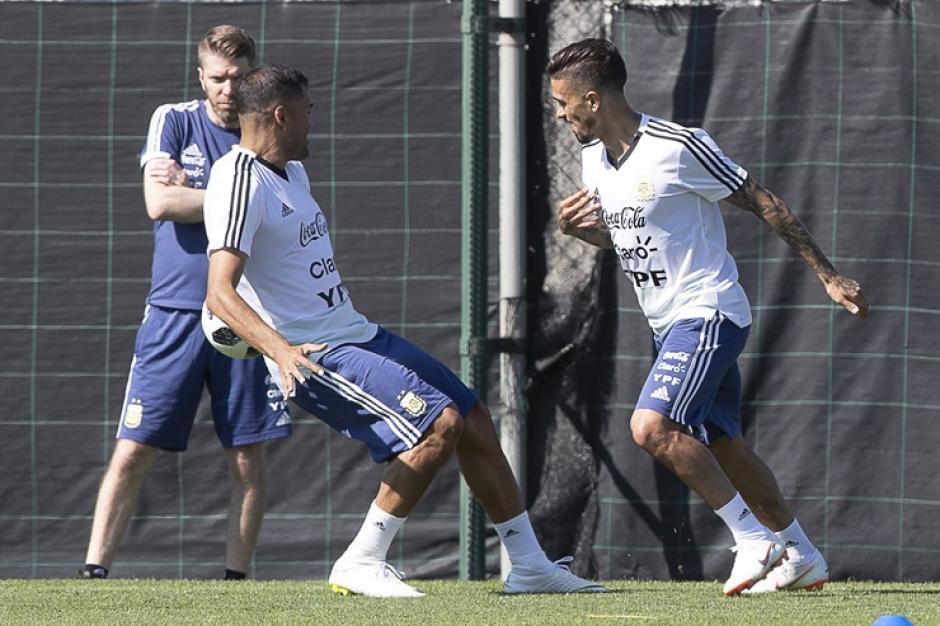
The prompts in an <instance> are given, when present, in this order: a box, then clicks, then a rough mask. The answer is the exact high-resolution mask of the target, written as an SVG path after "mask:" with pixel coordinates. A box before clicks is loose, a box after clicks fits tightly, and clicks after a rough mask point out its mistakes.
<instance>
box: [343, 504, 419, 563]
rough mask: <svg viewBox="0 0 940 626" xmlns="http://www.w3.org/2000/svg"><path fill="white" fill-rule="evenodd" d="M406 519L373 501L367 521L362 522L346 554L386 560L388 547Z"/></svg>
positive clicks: (360, 557)
mask: <svg viewBox="0 0 940 626" xmlns="http://www.w3.org/2000/svg"><path fill="white" fill-rule="evenodd" d="M405 519H406V518H404V517H395V516H394V515H391V514H389V513H386V512H385V511H383V510H382V509H380V508H379V507H378V505H377V504H376V503H375V501H373V502H372V506H370V507H369V512H368V513H366V519H365V521H363V522H362V528H360V529H359V533H358V534H357V535H356V538H355V539H353V540H352V543H350V544H349V547H348V548H346V553H345V554H344V556H347V555H348V556H351V557H353V558H358V559H372V560H377V561H384V560H385V557H386V556H387V555H388V547H389V546H390V545H392V540H393V539H395V535H397V534H398V530H399V529H400V528H401V527H402V525H403V524H404V523H405Z"/></svg>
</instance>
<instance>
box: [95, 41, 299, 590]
mask: <svg viewBox="0 0 940 626" xmlns="http://www.w3.org/2000/svg"><path fill="white" fill-rule="evenodd" d="M197 53H198V58H199V83H200V85H201V86H202V89H203V92H204V94H205V98H204V99H202V100H192V101H190V102H181V103H178V104H165V105H163V106H160V107H158V108H157V110H156V111H155V112H154V113H153V116H152V118H151V121H150V130H149V132H148V134H147V143H146V145H145V146H144V149H143V151H142V153H141V157H140V165H141V167H142V168H143V186H144V200H145V204H146V207H147V214H148V215H149V216H150V218H151V219H153V220H154V229H153V232H154V250H153V273H152V278H151V287H150V293H149V294H148V296H147V307H146V310H145V313H144V320H143V322H142V323H141V326H140V330H139V331H138V333H137V342H136V344H135V347H134V360H133V362H132V363H131V370H130V376H129V378H128V382H127V392H126V395H125V398H124V407H123V410H122V412H121V422H120V425H119V427H118V432H117V438H118V441H117V444H116V446H115V448H114V454H113V455H112V457H111V461H110V463H109V465H108V469H107V472H106V473H105V475H104V479H103V480H102V481H101V487H100V489H99V491H98V499H97V503H96V505H95V515H94V520H93V522H92V530H91V538H90V540H89V543H88V552H87V555H86V558H85V566H84V568H83V569H82V570H81V572H80V574H81V575H82V576H83V577H85V578H106V577H107V576H108V571H109V569H110V568H111V563H112V560H113V559H114V555H115V553H116V552H117V548H118V545H119V544H120V541H121V537H122V536H123V534H124V531H125V529H126V528H127V523H128V521H129V520H130V517H131V515H132V513H133V511H134V508H135V507H136V505H137V500H138V497H139V495H140V489H141V486H142V485H143V482H144V480H145V479H146V477H147V475H148V474H149V473H150V470H151V468H152V467H153V464H154V461H155V460H156V457H157V454H158V453H159V451H160V450H161V449H162V450H170V451H174V452H181V451H183V450H185V449H186V445H187V443H188V440H189V433H190V431H191V429H192V425H193V419H194V418H195V417H196V409H197V407H198V405H199V400H200V398H201V396H202V391H203V388H205V387H208V389H209V394H210V396H211V397H212V417H213V420H214V422H215V429H216V433H217V434H218V436H219V440H220V441H221V442H222V446H223V447H224V448H225V452H226V455H227V457H228V460H229V471H230V474H231V476H232V481H233V489H232V496H231V500H230V504H229V520H228V536H227V543H226V556H225V574H224V577H225V578H228V579H239V578H244V577H245V575H246V572H247V571H248V568H249V566H250V564H251V555H252V553H253V552H254V549H255V543H256V541H257V538H258V532H259V530H260V528H261V521H262V519H263V517H264V503H265V494H266V487H265V481H264V445H265V442H267V441H270V440H273V439H278V438H281V437H286V436H288V435H289V434H290V429H291V425H290V415H289V414H288V412H287V409H286V406H285V403H284V401H283V398H281V397H279V396H280V393H279V391H278V390H277V388H276V387H274V386H273V385H269V377H268V372H267V368H266V367H265V364H264V362H263V361H262V360H261V359H251V360H240V361H233V360H232V359H230V358H228V357H225V356H222V355H221V354H219V353H218V352H217V351H216V350H214V349H213V348H212V346H210V345H209V342H207V341H206V338H205V336H204V335H203V333H202V329H201V327H200V323H199V317H200V310H201V308H202V303H203V301H204V300H205V294H206V274H207V272H208V262H207V260H206V256H205V253H204V250H205V246H206V232H205V227H204V226H203V225H202V223H201V222H202V202H203V197H204V196H205V193H206V192H205V187H206V183H207V182H208V180H209V170H210V168H211V167H212V165H213V163H214V162H215V160H216V159H218V158H219V157H221V156H222V155H224V154H226V153H228V151H229V150H230V149H231V147H232V146H233V145H234V144H236V143H237V142H238V138H239V129H238V113H237V111H236V110H235V107H234V102H233V100H232V93H233V87H234V84H235V83H236V82H237V81H238V79H239V77H240V76H241V75H242V74H244V73H245V72H246V71H248V69H250V68H251V66H252V65H253V64H254V59H255V43H254V41H253V40H252V38H251V37H250V36H249V35H248V33H246V32H245V31H244V30H242V29H241V28H237V27H235V26H229V25H221V26H216V27H214V28H211V29H210V30H209V31H208V32H207V33H206V34H205V35H204V36H203V37H202V39H201V40H200V41H199V45H198V48H197ZM269 394H270V395H269Z"/></svg>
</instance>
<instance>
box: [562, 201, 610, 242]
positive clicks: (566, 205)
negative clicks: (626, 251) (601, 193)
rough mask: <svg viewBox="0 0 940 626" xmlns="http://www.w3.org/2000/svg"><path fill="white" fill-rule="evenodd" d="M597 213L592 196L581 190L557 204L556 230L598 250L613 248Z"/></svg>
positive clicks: (608, 232) (605, 227) (608, 233)
mask: <svg viewBox="0 0 940 626" xmlns="http://www.w3.org/2000/svg"><path fill="white" fill-rule="evenodd" d="M598 212H599V210H598V205H597V202H596V201H595V200H594V195H593V194H591V193H588V190H587V189H582V190H580V191H578V192H575V193H573V194H572V195H570V196H568V197H567V198H565V199H564V200H562V201H561V202H559V203H558V228H559V229H561V232H563V233H564V234H566V235H571V236H572V237H577V238H578V239H580V240H581V241H586V242H587V243H589V244H591V245H594V246H597V247H598V248H613V247H614V242H613V241H611V239H610V231H609V230H607V224H605V223H604V220H602V219H601V217H600V215H599V214H598Z"/></svg>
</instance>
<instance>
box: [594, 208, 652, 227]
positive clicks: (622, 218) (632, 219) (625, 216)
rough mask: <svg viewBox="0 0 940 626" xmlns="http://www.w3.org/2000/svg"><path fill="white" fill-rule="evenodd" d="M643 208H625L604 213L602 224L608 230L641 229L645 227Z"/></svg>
mask: <svg viewBox="0 0 940 626" xmlns="http://www.w3.org/2000/svg"><path fill="white" fill-rule="evenodd" d="M643 209H644V207H632V206H625V207H623V208H622V209H620V210H619V211H607V210H605V211H604V223H605V224H607V227H608V228H643V227H645V226H646V216H645V215H643Z"/></svg>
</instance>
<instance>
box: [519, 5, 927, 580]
mask: <svg viewBox="0 0 940 626" xmlns="http://www.w3.org/2000/svg"><path fill="white" fill-rule="evenodd" d="M558 4H559V5H560V6H563V7H567V8H560V9H559V11H557V12H555V15H554V16H553V19H554V24H555V27H556V29H557V30H558V31H559V32H562V30H563V29H562V25H564V30H563V34H562V39H563V41H560V42H557V43H555V42H554V40H552V41H553V46H554V47H555V49H557V47H559V46H560V45H564V44H565V43H567V42H568V41H569V40H572V39H574V38H580V37H581V36H603V35H607V34H609V36H611V38H612V39H613V40H614V41H615V43H617V45H618V47H619V48H620V49H621V51H623V53H624V56H625V57H626V60H627V68H628V71H629V74H630V78H629V80H628V83H627V88H626V92H627V97H628V100H629V101H630V102H631V104H632V105H633V107H634V108H635V109H637V110H640V111H644V112H648V113H651V114H654V115H658V116H661V117H665V118H668V119H673V120H675V121H678V122H680V123H683V124H687V125H691V126H703V127H705V128H706V129H707V130H708V131H709V132H710V133H711V134H712V136H713V137H715V138H716V140H717V141H718V143H719V145H721V146H722V148H723V149H724V151H725V152H726V154H728V155H730V156H731V157H732V158H733V159H735V160H736V161H737V162H738V163H740V164H742V165H743V166H745V167H746V168H747V169H748V170H749V172H750V173H751V175H752V176H753V177H754V178H755V179H757V180H759V181H762V182H763V183H764V184H765V185H766V186H767V187H769V188H770V189H771V190H774V191H775V192H777V193H778V194H780V195H781V196H782V197H783V198H784V199H785V200H786V201H787V202H788V204H789V205H790V206H791V207H793V208H794V209H795V211H796V212H797V213H798V214H799V215H800V216H802V218H803V220H804V221H805V222H806V223H807V225H808V227H809V228H810V230H811V231H812V232H813V233H814V235H815V237H816V239H817V240H818V241H819V243H820V245H821V247H822V248H823V249H824V250H825V251H826V253H827V254H828V255H829V257H830V259H831V260H832V261H833V262H834V263H835V264H836V266H837V267H838V268H839V269H840V270H842V271H843V272H844V273H845V274H847V275H849V276H853V277H857V278H859V279H860V280H861V281H862V283H863V284H864V285H865V287H866V289H867V291H868V293H869V295H870V296H871V299H872V300H873V302H874V304H875V313H874V315H873V317H872V319H871V320H869V321H868V322H865V323H861V322H859V321H858V320H856V319H853V318H852V317H851V316H849V315H847V314H845V313H843V312H840V311H838V310H836V308H835V307H833V306H832V305H831V304H830V303H829V302H828V299H827V297H826V294H825V292H824V290H823V289H822V287H821V286H820V284H819V283H818V282H817V281H816V280H815V279H814V277H813V275H812V273H811V272H810V271H809V270H808V269H807V268H806V267H805V266H804V265H803V263H802V262H801V261H800V260H799V259H798V257H796V256H795V255H794V254H793V253H792V252H791V251H790V250H789V249H788V248H787V247H786V246H785V245H784V244H783V242H782V241H780V240H779V239H778V238H777V237H776V235H774V234H773V233H772V231H770V229H769V228H767V227H766V226H765V225H763V224H760V223H759V222H758V221H757V220H754V219H753V218H752V217H749V216H747V215H745V214H743V213H741V212H740V211H739V210H737V209H734V208H732V207H724V208H723V211H724V218H725V223H726V225H727V228H728V240H729V245H730V248H731V251H732V254H734V255H735V257H736V259H737V262H738V268H739V271H740V274H741V280H742V283H743V285H744V287H745V290H746V291H747V292H748V294H749V297H750V300H751V304H752V308H753V311H754V325H753V328H752V332H751V338H750V341H749V343H748V347H747V349H746V352H745V354H744V355H743V356H742V359H741V364H742V372H743V376H744V380H745V393H744V402H745V405H744V407H745V408H744V416H743V417H744V424H745V436H746V438H747V440H748V441H749V442H750V443H751V445H752V446H753V447H754V448H755V449H756V450H757V451H758V452H759V454H761V455H762V456H763V457H764V458H765V459H766V460H767V461H768V463H769V464H770V466H771V467H772V468H773V469H774V470H775V472H776V474H777V477H778V479H779V481H780V483H781V487H782V489H783V491H784V494H785V495H786V496H787V497H788V498H790V499H791V500H792V502H793V505H794V508H795V510H796V513H797V514H798V516H799V518H800V519H801V521H802V524H803V526H804V528H806V529H807V530H808V532H809V533H810V535H811V537H812V538H813V539H814V540H815V541H816V542H817V543H818V544H819V545H820V546H821V547H822V548H823V549H824V550H825V551H826V553H827V554H828V555H829V560H830V565H831V566H832V571H833V575H834V576H835V577H837V578H838V577H843V576H856V577H861V578H900V579H904V578H914V579H931V578H936V576H937V575H938V570H937V568H936V565H935V563H934V560H935V555H936V553H937V550H938V543H937V538H936V533H935V532H934V531H931V530H929V529H930V528H931V523H930V522H928V520H930V519H935V517H936V513H937V511H938V508H937V507H938V505H940V491H938V490H937V486H936V484H935V481H934V480H933V479H932V478H930V477H929V476H930V471H928V470H927V469H926V467H925V466H924V463H927V464H928V465H929V464H930V463H931V461H930V460H929V459H930V458H931V452H930V451H931V449H932V448H933V447H935V445H936V441H937V435H936V431H935V429H933V428H932V427H931V426H930V423H931V420H932V418H931V416H934V417H935V416H936V412H937V409H938V408H940V396H938V395H937V391H936V386H935V385H933V384H931V383H929V382H928V381H930V380H935V379H936V377H937V375H938V373H940V361H938V356H940V352H938V348H940V344H938V339H937V337H938V335H937V334H936V333H935V332H934V331H932V330H931V328H932V327H933V326H935V323H934V322H935V320H936V315H937V313H938V310H940V309H938V303H937V301H936V299H935V297H933V296H931V295H928V293H931V294H932V293H934V292H935V291H936V289H935V288H936V286H937V284H938V283H937V278H936V276H937V274H936V267H937V261H938V257H937V254H936V250H935V247H934V246H931V245H930V242H931V241H932V240H933V238H934V237H935V235H936V233H937V232H938V230H937V229H938V226H940V225H938V222H937V217H936V214H935V213H936V212H935V211H932V209H931V201H930V198H932V197H933V196H934V195H936V193H937V192H938V187H937V185H938V183H937V181H938V178H937V167H938V166H940V156H938V155H940V153H938V151H937V150H936V140H937V136H938V132H940V126H938V120H940V117H938V107H937V104H936V102H937V101H936V98H935V96H936V93H937V79H938V73H937V69H936V63H935V61H936V58H937V54H938V50H937V47H936V43H935V42H936V41H937V37H936V35H937V32H938V31H937V29H938V27H940V23H938V22H940V10H938V7H937V6H936V5H935V4H934V3H929V2H900V3H897V2H890V3H887V2H854V3H836V2H833V3H816V2H779V3H776V2H775V3H766V4H763V5H762V6H753V5H754V4H758V3H750V4H751V6H735V7H733V8H729V7H727V6H724V7H722V8H716V7H714V6H704V5H710V4H712V3H697V5H698V6H697V7H695V8H688V7H685V8H676V7H664V6H660V7H659V8H650V7H648V6H639V5H648V4H651V3H644V2H637V3H634V2H628V3H624V4H623V5H618V6H616V7H615V10H614V12H613V14H612V15H613V17H612V20H611V22H610V26H609V29H608V28H607V27H606V26H605V22H604V21H603V19H602V16H601V15H599V14H598V13H596V12H593V11H591V10H590V8H591V7H596V5H592V4H590V3H579V2H572V3H567V4H566V3H558ZM659 4H660V5H662V4H671V3H659ZM721 4H722V5H724V4H725V3H721ZM741 4H746V3H739V5H741ZM549 116H550V113H549V112H548V111H547V110H546V113H545V124H546V129H547V131H546V135H547V137H548V140H547V144H548V145H547V146H546V152H547V154H548V162H549V169H550V171H552V172H553V175H552V179H553V180H552V183H553V187H552V192H551V194H550V195H551V197H552V199H557V198H559V197H564V196H565V195H567V194H568V193H570V192H571V191H573V190H574V189H576V188H578V187H579V186H580V169H579V168H580V160H579V155H578V154H577V152H578V150H577V146H575V145H574V142H573V141H572V140H571V138H570V137H564V136H558V135H557V132H556V131H553V130H552V128H553V127H554V126H558V125H557V124H556V123H555V122H554V121H553V120H551V119H550V118H549ZM561 132H562V134H564V132H565V131H563V130H562V131H561ZM553 228H554V226H553V225H552V224H549V228H548V229H547V230H546V233H550V234H547V235H546V240H547V252H546V256H547V257H548V259H549V260H548V261H547V263H546V265H547V266H548V269H547V270H546V272H545V278H544V285H545V291H546V292H547V294H548V295H547V296H546V299H545V300H544V301H545V302H550V304H547V305H546V306H545V307H543V309H542V315H543V316H542V317H541V318H540V319H539V320H538V322H537V323H535V324H534V325H535V326H538V325H539V324H540V325H541V328H542V329H545V330H546V332H547V333H548V334H549V336H555V340H554V343H553V344H552V345H553V346H554V349H556V350H564V349H566V348H569V347H570V348H571V350H570V355H569V356H568V358H567V361H564V362H562V365H560V366H559V368H560V369H559V371H557V372H554V373H553V372H551V371H546V372H545V373H544V374H543V375H542V377H541V379H537V384H536V389H538V391H539V392H540V393H541V394H542V395H543V397H544V396H545V394H547V393H550V392H549V391H547V390H549V389H552V388H559V387H561V388H562V389H564V391H563V393H562V394H559V397H555V398H553V399H552V400H551V401H549V402H546V403H544V404H543V405H542V406H540V407H539V406H538V405H537V404H536V406H537V410H541V411H542V414H541V415H540V416H539V415H530V418H529V419H530V423H533V422H536V421H538V419H539V418H540V417H541V418H542V419H543V420H546V421H548V422H550V423H551V424H552V428H555V429H557V430H567V431H568V437H567V440H568V441H571V440H574V441H576V442H577V443H576V444H570V445H569V446H568V447H567V448H565V447H564V446H562V445H561V444H556V447H558V449H559V450H560V451H561V453H560V454H556V455H554V456H553V455H552V454H551V453H550V452H549V451H547V452H546V455H547V456H549V457H550V460H551V462H547V463H546V464H545V466H546V468H557V467H564V464H565V461H564V459H566V458H570V457H571V456H572V455H576V456H577V452H578V450H581V451H583V452H584V454H582V455H581V456H582V461H581V462H580V463H575V462H572V461H570V460H569V461H568V463H569V465H571V464H575V465H578V466H580V467H581V468H583V471H582V473H583V474H588V476H587V477H586V478H585V483H587V484H590V482H591V481H592V480H595V481H596V484H597V490H598V491H597V493H598V500H599V502H598V508H599V511H598V513H597V515H596V518H597V521H596V533H595V534H594V535H593V537H594V542H593V545H592V548H593V553H594V557H595V563H596V569H597V571H598V573H599V574H600V575H601V576H603V577H619V576H631V577H632V576H636V577H640V578H643V577H648V576H655V577H672V578H700V577H703V576H704V577H706V578H718V577H721V576H722V575H723V574H724V573H725V572H726V571H727V569H728V567H730V563H731V559H732V554H731V553H730V552H728V551H727V547H729V546H730V542H731V540H730V536H729V535H728V534H727V531H726V530H725V529H724V527H723V526H721V523H720V521H719V520H718V518H717V517H716V516H714V515H713V514H712V512H711V511H710V510H708V507H707V506H706V505H705V504H704V503H703V502H702V501H701V500H699V499H698V498H696V497H695V496H694V495H690V494H689V492H688V490H687V489H685V488H684V487H683V486H682V485H681V484H679V483H678V482H677V481H676V480H675V479H674V478H673V477H672V476H671V475H670V474H669V473H668V472H667V471H665V470H663V469H662V468H661V467H659V466H657V465H655V464H654V463H653V461H652V460H650V459H649V457H647V456H646V455H645V454H644V453H642V451H640V450H639V449H638V448H637V447H636V446H635V444H634V443H633V441H632V437H631V435H630V432H629V428H628V421H629V416H630V413H631V412H632V409H633V406H634V402H635V400H636V397H637V394H638V393H639V391H640V388H641V387H642V384H643V381H644V380H645V377H646V373H647V371H648V368H649V365H650V363H651V354H652V346H651V341H650V338H649V332H648V329H647V327H646V323H645V320H644V319H643V317H642V315H641V313H640V312H639V311H638V309H637V308H636V300H635V298H634V296H633V294H632V290H631V289H630V288H629V287H628V285H627V283H626V282H624V279H623V277H622V276H620V275H619V269H618V268H616V267H615V262H614V259H613V258H612V257H613V255H610V256H608V255H604V254H598V253H597V252H595V251H593V250H590V249H588V248H587V247H586V246H581V245H579V244H577V243H575V244H572V243H570V242H569V243H563V242H560V241H559V240H558V238H557V236H556V235H555V234H554V233H552V230H551V229H553ZM556 307H558V308H556ZM552 333H555V335H552ZM533 402H536V401H533ZM565 440H566V438H565V437H560V438H558V439H557V440H556V441H565ZM532 445H534V446H538V445H539V444H538V443H533V444H532ZM584 457H587V458H584ZM592 464H593V466H592ZM592 469H594V470H595V471H596V477H592V476H590V473H591V470H592ZM530 471H534V470H530ZM546 471H549V472H550V471H551V469H547V470H546ZM576 475H577V474H576ZM557 497H558V496H557V494H556V495H552V493H551V492H548V493H545V494H543V495H542V496H541V498H540V502H537V503H536V510H545V511H551V510H553V509H563V508H564V505H563V503H557V502H553V498H557ZM540 504H541V506H539V505H540ZM591 506H593V502H591V503H590V504H589V506H588V507H587V509H585V510H590V507H591ZM551 519H552V514H546V515H545V516H544V517H543V518H542V520H541V522H542V523H543V524H546V525H549V526H550V525H551V524H552V521H551ZM583 519H585V518H582V520H583ZM591 523H593V521H591ZM580 565H581V567H583V568H587V565H586V563H585V562H584V561H582V562H581V563H580Z"/></svg>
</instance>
